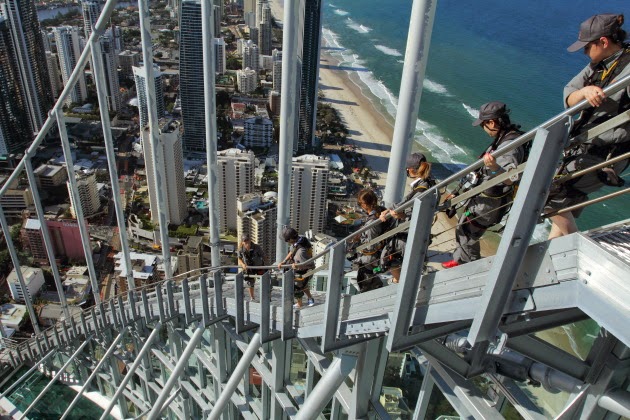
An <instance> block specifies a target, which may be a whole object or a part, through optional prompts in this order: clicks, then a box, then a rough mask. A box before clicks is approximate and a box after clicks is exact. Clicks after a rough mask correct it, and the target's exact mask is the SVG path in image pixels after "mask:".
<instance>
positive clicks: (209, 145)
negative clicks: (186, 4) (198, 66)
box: [201, 0, 221, 267]
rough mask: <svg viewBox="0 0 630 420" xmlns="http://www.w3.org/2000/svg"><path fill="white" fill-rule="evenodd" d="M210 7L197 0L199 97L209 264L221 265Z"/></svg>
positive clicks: (212, 30) (207, 1)
mask: <svg viewBox="0 0 630 420" xmlns="http://www.w3.org/2000/svg"><path fill="white" fill-rule="evenodd" d="M214 33H215V28H214V7H213V2H212V0H201V35H202V36H201V39H202V47H203V97H204V98H205V100H204V111H205V124H206V165H207V167H208V235H209V240H210V252H211V264H212V266H213V267H219V266H220V265H221V254H220V250H219V244H220V238H219V212H220V208H221V205H220V203H219V183H218V177H217V168H218V165H217V144H218V143H217V108H216V101H215V98H216V93H215V86H214V83H215V80H214V79H215V77H216V74H215V62H214V61H215V60H214V45H213V42H214V35H213V34H214Z"/></svg>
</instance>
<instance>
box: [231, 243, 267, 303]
mask: <svg viewBox="0 0 630 420" xmlns="http://www.w3.org/2000/svg"><path fill="white" fill-rule="evenodd" d="M237 255H238V265H240V266H241V268H242V269H243V273H244V274H245V281H246V282H247V290H249V297H250V299H251V300H254V285H255V283H256V279H255V277H251V275H252V274H264V272H265V270H263V269H256V270H254V269H251V268H249V266H252V267H259V266H264V265H265V253H264V251H263V249H262V247H261V246H260V245H258V244H255V243H254V242H252V239H251V238H250V237H249V235H248V234H246V233H245V234H243V236H242V237H241V244H240V246H239V247H238V253H237Z"/></svg>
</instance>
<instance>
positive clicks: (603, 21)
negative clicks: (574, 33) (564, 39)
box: [567, 13, 623, 52]
mask: <svg viewBox="0 0 630 420" xmlns="http://www.w3.org/2000/svg"><path fill="white" fill-rule="evenodd" d="M621 25H623V15H619V14H613V13H606V14H602V15H595V16H591V17H590V18H588V19H586V20H585V21H584V22H582V24H581V25H580V33H579V34H578V39H577V41H575V42H574V43H573V44H571V45H570V46H569V48H567V51H569V52H576V51H579V50H581V49H583V48H584V47H585V46H586V45H587V44H588V43H589V42H591V41H595V40H596V39H599V38H601V37H603V36H610V35H612V34H614V33H615V32H616V31H617V29H619V28H620V27H621Z"/></svg>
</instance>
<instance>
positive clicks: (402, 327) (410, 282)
mask: <svg viewBox="0 0 630 420" xmlns="http://www.w3.org/2000/svg"><path fill="white" fill-rule="evenodd" d="M436 204H437V193H436V191H434V192H433V193H432V194H428V195H426V196H424V197H423V198H422V199H415V200H414V205H413V212H412V214H411V225H410V227H409V234H408V236H407V244H406V246H405V256H404V259H403V263H402V268H401V271H400V284H398V286H397V287H398V293H397V295H396V304H395V305H394V310H393V312H392V315H391V317H390V328H389V335H388V337H387V349H388V350H389V351H390V352H391V351H392V348H394V347H396V346H397V345H398V342H399V341H400V340H402V339H406V338H407V337H408V336H409V327H410V324H411V319H412V315H413V310H412V309H411V308H415V306H416V299H417V296H418V289H419V287H420V282H421V281H422V269H423V266H424V262H425V256H426V253H427V247H428V245H429V238H430V236H431V222H432V220H433V214H434V212H435V206H436Z"/></svg>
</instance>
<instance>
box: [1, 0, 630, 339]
mask: <svg viewBox="0 0 630 420" xmlns="http://www.w3.org/2000/svg"><path fill="white" fill-rule="evenodd" d="M115 4H116V0H107V2H106V3H105V6H104V8H103V12H102V13H101V15H100V17H99V20H98V22H97V24H96V26H95V30H94V31H93V33H92V35H91V36H90V38H89V40H88V45H91V44H92V43H94V42H97V40H98V37H99V36H100V35H102V33H103V30H104V28H105V26H106V24H107V20H108V19H109V16H110V15H111V12H112V11H113V9H114V7H115ZM89 56H90V48H85V49H84V51H83V53H82V54H81V56H80V57H79V60H78V61H77V65H76V66H75V69H74V71H73V72H72V74H71V76H70V80H69V81H68V83H67V84H66V86H65V88H64V90H63V92H62V93H61V95H60V97H59V99H58V101H57V103H56V104H55V106H54V107H53V111H57V110H58V109H59V110H60V109H61V106H62V104H63V100H65V98H66V97H67V96H68V95H69V94H70V91H71V89H72V88H73V86H74V84H75V83H76V81H77V79H78V77H79V74H80V71H82V69H83V67H85V64H86V63H87V60H88V59H89ZM629 85H630V75H628V76H626V77H624V78H622V79H620V80H618V81H616V82H615V83H613V84H611V85H610V86H608V87H607V88H606V89H604V93H605V94H606V95H612V94H614V93H616V92H618V91H620V90H621V89H623V88H625V87H627V86H629ZM589 106H590V104H589V103H588V102H587V101H586V100H583V101H581V102H580V103H578V104H576V105H575V106H573V107H571V108H568V109H566V110H565V111H563V112H562V113H560V114H558V115H556V116H554V117H552V118H550V119H549V120H547V121H545V122H544V123H542V124H540V125H538V126H536V127H535V128H533V129H531V130H529V131H528V132H526V133H524V134H522V135H521V136H520V137H518V138H517V139H515V140H514V141H512V142H510V144H509V145H507V146H506V147H503V148H501V149H498V150H496V151H495V152H493V153H492V156H493V157H499V156H501V155H503V154H505V153H508V152H510V151H512V150H514V149H516V148H518V147H520V146H522V145H523V144H525V143H527V142H529V141H531V140H532V139H533V138H534V136H535V134H536V132H537V130H539V129H547V128H549V127H551V126H552V125H553V124H555V123H557V122H558V121H560V120H562V119H564V118H566V117H567V116H573V115H575V114H577V113H579V112H581V111H583V110H585V109H586V108H588V107H589ZM55 120H56V118H55V112H51V113H50V114H49V116H48V118H47V120H46V122H45V123H44V125H43V127H42V129H41V130H40V132H39V133H38V135H37V136H36V138H35V140H34V141H33V143H32V144H31V146H30V147H29V148H28V149H27V151H26V153H25V156H24V157H23V158H22V160H21V161H20V162H19V163H18V165H17V166H16V168H15V170H14V171H13V173H12V174H11V175H10V176H9V178H8V179H7V182H6V183H5V185H3V186H2V188H0V197H2V196H3V195H4V194H5V193H6V191H7V189H8V188H9V186H10V185H11V184H12V182H13V181H14V180H15V179H16V178H17V177H18V176H19V174H20V173H21V171H22V170H23V169H24V165H25V163H26V160H27V159H30V158H31V157H32V155H34V153H35V151H36V149H37V148H38V147H39V145H40V144H41V141H42V140H43V138H44V136H45V135H46V134H47V132H48V131H49V130H50V128H51V127H52V124H53V122H54V121H55ZM482 165H483V159H478V160H477V161H475V162H474V163H472V164H471V165H469V166H467V167H465V168H463V169H461V170H460V171H458V172H456V173H454V174H452V175H450V176H449V177H447V178H446V179H444V180H442V181H441V182H439V183H437V184H436V185H435V186H433V187H431V188H429V189H428V190H427V191H425V192H423V193H422V194H420V195H419V196H418V197H417V198H420V199H421V198H423V197H425V196H427V195H428V194H433V193H435V192H436V191H438V190H439V189H440V188H443V187H446V186H448V185H449V184H450V183H452V182H453V181H457V180H459V179H461V178H462V177H463V176H465V175H466V174H468V173H469V172H471V171H474V170H476V169H478V168H480V167H481V166H482ZM604 166H605V165H604ZM491 182H492V180H490V181H488V183H491ZM616 195H619V194H616ZM414 201H415V200H409V201H406V202H403V203H401V204H400V205H398V206H397V207H396V208H395V209H394V210H395V211H398V212H400V211H403V210H405V209H407V208H409V207H411V206H412V205H413V203H414ZM380 223H382V222H381V221H380V220H378V219H377V220H376V221H375V222H374V223H371V224H369V225H366V226H363V227H361V228H360V229H358V230H357V231H355V232H353V233H352V234H350V235H348V236H347V237H345V238H343V239H341V240H339V241H338V242H336V243H335V244H333V245H332V246H331V247H329V248H327V249H325V250H323V251H322V252H320V253H318V254H317V255H315V256H313V257H312V258H310V259H309V260H307V261H306V262H304V263H301V264H299V265H298V266H304V265H306V264H310V263H312V262H313V261H316V260H317V259H318V258H321V257H323V256H324V255H326V254H328V253H330V252H331V250H332V249H333V248H336V247H338V246H345V245H346V243H347V242H348V240H350V239H351V238H354V237H356V236H357V235H360V234H361V233H363V232H365V231H367V230H368V229H371V228H372V227H374V225H375V224H380ZM396 233H397V232H389V236H391V235H394V234H396ZM389 236H386V237H385V238H384V239H386V238H387V237H389ZM323 267H324V266H322V267H319V268H317V269H314V270H312V272H311V274H313V273H314V272H316V271H318V270H321V269H323ZM231 268H239V266H238V265H230V266H221V267H204V268H199V269H195V270H190V271H188V272H186V273H181V274H178V275H176V276H173V277H171V278H168V279H164V280H161V281H159V282H156V283H153V284H149V285H145V286H141V287H137V288H135V289H133V290H132V291H133V292H134V293H136V292H141V291H142V290H144V289H148V288H151V289H153V288H156V287H163V285H164V284H165V283H166V282H167V281H175V282H179V281H181V280H183V278H187V277H188V276H190V275H191V274H192V273H197V274H198V275H200V276H201V275H204V274H206V275H208V274H211V273H215V272H216V271H223V270H225V269H231ZM248 268H251V269H267V270H269V269H276V268H291V265H290V264H285V265H279V266H277V265H268V266H248ZM128 292H129V291H128ZM120 296H123V294H118V295H115V296H113V297H111V298H110V299H109V300H107V301H105V302H102V303H103V304H108V305H114V306H116V305H117V304H118V301H117V299H118V298H119V297H120ZM92 309H97V308H96V306H93V307H90V308H87V309H85V310H84V311H83V314H85V313H87V314H88V317H89V316H90V311H91V310H92ZM80 316H81V314H79V315H75V316H72V317H70V319H73V320H74V322H77V323H78V322H79V321H80ZM70 319H68V321H70ZM93 322H96V321H93ZM58 326H59V324H56V325H54V326H51V327H50V328H48V329H46V330H44V331H42V334H44V335H46V334H48V333H49V332H50V331H51V330H53V329H55V328H57V327H58ZM40 336H41V335H40ZM34 339H36V338H34ZM34 339H30V340H28V341H27V342H23V343H21V344H19V348H20V349H21V348H23V347H24V346H30V343H31V342H32V341H33V340H34Z"/></svg>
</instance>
